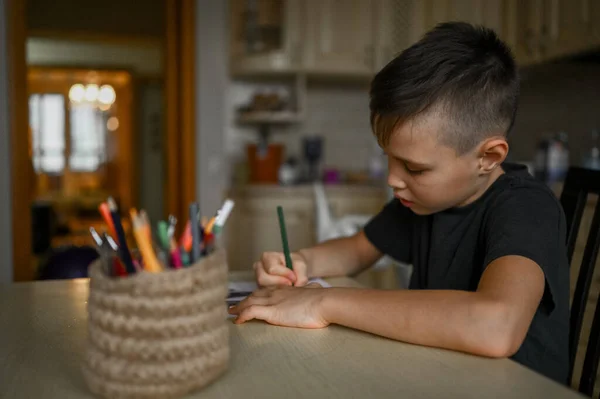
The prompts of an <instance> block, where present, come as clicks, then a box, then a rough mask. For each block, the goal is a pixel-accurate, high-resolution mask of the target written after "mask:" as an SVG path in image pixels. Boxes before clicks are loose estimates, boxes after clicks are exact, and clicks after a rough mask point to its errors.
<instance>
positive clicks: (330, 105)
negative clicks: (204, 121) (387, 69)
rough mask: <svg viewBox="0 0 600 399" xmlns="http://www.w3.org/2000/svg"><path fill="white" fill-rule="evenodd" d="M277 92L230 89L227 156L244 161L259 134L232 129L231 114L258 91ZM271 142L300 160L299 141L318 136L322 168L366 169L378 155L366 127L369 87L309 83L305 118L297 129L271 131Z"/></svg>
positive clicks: (240, 85) (243, 128)
mask: <svg viewBox="0 0 600 399" xmlns="http://www.w3.org/2000/svg"><path fill="white" fill-rule="evenodd" d="M260 86H262V87H269V90H278V89H280V88H279V87H278V86H276V85H257V84H249V83H244V82H237V81H236V82H232V83H231V84H230V95H229V99H228V100H229V105H228V109H227V131H226V135H227V137H226V151H227V154H228V156H229V157H230V158H231V159H234V160H238V161H239V160H241V159H243V157H244V156H245V146H246V144H248V143H251V142H255V141H256V140H257V138H258V135H257V131H258V130H257V128H252V127H246V126H239V125H237V124H236V123H235V108H236V107H237V106H239V105H242V104H244V103H245V102H247V101H248V100H249V98H250V97H251V95H252V93H253V90H256V89H257V88H258V87H260ZM272 131H273V142H277V143H283V144H285V146H286V154H287V155H288V156H289V155H292V156H296V157H300V158H301V157H302V137H303V136H305V135H314V134H318V135H321V136H323V138H324V143H325V145H324V156H323V159H324V166H327V165H329V166H334V167H336V168H341V169H344V170H353V171H356V170H360V169H366V168H367V167H368V161H369V157H370V156H371V154H372V153H373V151H377V149H378V147H377V145H376V141H375V139H374V137H373V135H372V134H371V128H370V126H369V95H368V84H360V83H340V84H335V83H330V84H326V83H322V82H321V83H309V85H308V92H307V98H306V118H305V120H304V121H302V122H301V123H299V124H297V125H291V126H289V127H279V128H277V127H276V128H273V129H272Z"/></svg>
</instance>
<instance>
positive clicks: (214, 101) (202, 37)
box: [196, 0, 229, 215]
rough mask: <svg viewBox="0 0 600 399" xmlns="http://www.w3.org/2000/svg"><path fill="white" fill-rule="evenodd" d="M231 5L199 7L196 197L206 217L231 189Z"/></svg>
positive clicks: (200, 2) (204, 1) (206, 0)
mask: <svg viewBox="0 0 600 399" xmlns="http://www.w3.org/2000/svg"><path fill="white" fill-rule="evenodd" d="M227 13H228V9H227V2H226V1H213V0H197V3H196V29H197V31H196V38H197V40H196V46H197V47H196V68H197V75H196V85H197V86H196V131H197V135H196V154H197V156H196V176H197V177H196V179H197V182H196V197H197V198H198V200H199V202H200V211H201V213H202V214H203V215H212V214H214V213H215V212H216V210H217V209H219V207H220V206H221V203H222V201H223V194H224V191H225V189H226V188H227V183H228V176H229V163H228V162H227V159H226V157H225V148H224V143H225V134H224V131H225V110H226V107H227V96H228V90H229V83H228V82H229V81H228V74H229V73H228V64H227V54H228V53H227V48H228V46H227V43H228V39H227V27H228V24H227V23H226V21H227V15H228V14H227Z"/></svg>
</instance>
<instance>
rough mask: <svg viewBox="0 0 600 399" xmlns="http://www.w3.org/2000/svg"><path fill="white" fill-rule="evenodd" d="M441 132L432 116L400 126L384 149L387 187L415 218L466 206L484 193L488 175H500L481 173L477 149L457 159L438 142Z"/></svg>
mask: <svg viewBox="0 0 600 399" xmlns="http://www.w3.org/2000/svg"><path fill="white" fill-rule="evenodd" d="M441 129H443V123H442V121H441V120H440V119H439V118H438V117H435V116H424V117H423V118H420V120H418V121H416V122H407V123H403V124H400V125H399V126H398V127H397V128H396V130H395V131H394V133H393V134H392V136H391V137H390V141H389V144H388V146H387V148H385V152H386V154H387V156H388V184H389V185H390V187H392V188H393V190H394V195H395V197H396V198H398V199H400V202H401V203H402V204H403V205H404V206H406V207H409V208H410V209H411V210H412V211H413V212H414V213H416V214H418V215H428V214H432V213H436V212H440V211H443V210H445V209H449V208H453V207H460V206H464V205H467V204H469V203H471V202H472V201H474V200H475V199H477V198H478V197H479V196H480V195H481V194H482V193H483V192H485V190H486V189H487V187H488V185H489V184H491V183H489V184H487V183H488V182H489V180H490V179H489V176H490V175H491V174H498V173H500V174H501V173H502V169H501V168H494V169H492V170H493V172H491V173H489V172H484V171H483V170H482V159H483V158H482V156H481V149H480V148H479V147H477V148H475V149H474V150H472V151H470V152H468V153H466V154H464V155H461V156H458V155H457V154H456V151H455V150H454V149H453V148H451V147H449V146H447V145H445V144H443V143H441V142H440V141H439V139H438V137H439V136H438V135H439V134H443V130H441ZM496 169H497V170H496ZM486 176H487V178H486Z"/></svg>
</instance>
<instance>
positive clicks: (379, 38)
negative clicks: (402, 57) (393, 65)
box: [374, 0, 425, 73]
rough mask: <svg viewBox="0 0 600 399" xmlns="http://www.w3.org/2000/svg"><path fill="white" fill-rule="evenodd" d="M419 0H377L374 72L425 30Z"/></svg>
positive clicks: (422, 4) (408, 45)
mask: <svg viewBox="0 0 600 399" xmlns="http://www.w3.org/2000/svg"><path fill="white" fill-rule="evenodd" d="M424 4H425V3H424V2H423V1H421V0H379V1H376V2H374V5H375V71H374V72H375V73H376V72H378V71H379V70H381V68H383V67H384V66H385V65H386V64H387V63H388V62H390V61H391V60H392V59H393V58H394V57H396V56H397V55H398V54H400V53H401V52H402V51H404V50H405V49H407V48H408V47H410V46H411V45H412V44H414V43H415V42H417V41H418V40H419V39H420V38H421V36H422V35H423V34H424V33H425V7H424Z"/></svg>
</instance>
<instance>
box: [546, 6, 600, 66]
mask: <svg viewBox="0 0 600 399" xmlns="http://www.w3.org/2000/svg"><path fill="white" fill-rule="evenodd" d="M591 3H598V2H597V0H546V2H545V10H544V17H545V23H544V29H545V30H544V33H546V36H545V40H546V43H544V51H545V54H544V55H545V56H547V57H549V58H554V57H558V56H563V55H569V54H574V53H577V52H580V51H583V50H585V49H586V48H587V47H588V46H589V44H590V43H589V40H588V38H589V36H590V33H591V30H592V21H591V18H590V17H591V14H590V6H591Z"/></svg>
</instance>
